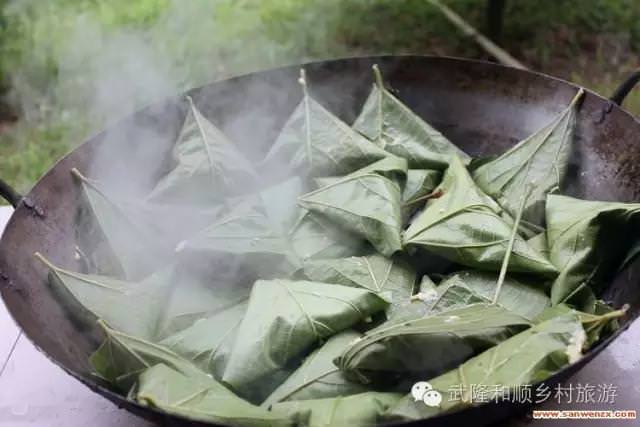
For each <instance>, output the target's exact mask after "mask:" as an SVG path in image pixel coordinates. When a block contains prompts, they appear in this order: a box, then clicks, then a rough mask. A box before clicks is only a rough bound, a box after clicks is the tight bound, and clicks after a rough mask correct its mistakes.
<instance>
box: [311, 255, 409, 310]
mask: <svg viewBox="0 0 640 427" xmlns="http://www.w3.org/2000/svg"><path fill="white" fill-rule="evenodd" d="M304 274H305V275H306V276H307V277H308V278H309V279H311V280H314V281H317V282H325V283H337V284H339V285H345V286H355V287H360V288H364V289H367V290H369V291H371V292H374V293H376V294H380V295H383V294H386V295H387V296H385V298H387V299H388V298H389V296H388V295H390V298H391V305H390V306H389V309H388V310H387V315H393V313H394V312H395V311H398V310H401V309H402V307H403V306H404V305H406V304H408V303H409V299H410V297H411V295H412V294H413V288H414V286H415V282H416V272H415V270H414V269H413V268H412V267H411V266H410V265H409V264H408V263H407V262H406V261H404V260H403V259H402V258H400V257H394V258H386V257H384V256H382V255H378V254H374V255H369V256H362V257H349V258H339V259H329V260H312V261H307V262H305V264H304Z"/></svg>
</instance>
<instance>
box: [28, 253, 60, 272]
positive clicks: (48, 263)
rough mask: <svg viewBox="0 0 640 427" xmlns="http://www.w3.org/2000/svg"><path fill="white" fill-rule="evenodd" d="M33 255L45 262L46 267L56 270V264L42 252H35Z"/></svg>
mask: <svg viewBox="0 0 640 427" xmlns="http://www.w3.org/2000/svg"><path fill="white" fill-rule="evenodd" d="M33 256H34V258H35V259H37V260H38V261H40V262H41V263H42V264H44V265H45V266H46V267H48V268H50V269H51V270H55V269H56V266H55V265H53V263H51V261H49V260H48V259H46V258H45V257H44V255H42V254H41V253H40V252H37V251H36V252H34V253H33Z"/></svg>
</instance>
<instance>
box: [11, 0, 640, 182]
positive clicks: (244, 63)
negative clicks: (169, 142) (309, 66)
mask: <svg viewBox="0 0 640 427" xmlns="http://www.w3.org/2000/svg"><path fill="white" fill-rule="evenodd" d="M445 3H446V4H447V5H449V6H450V7H451V8H452V9H454V10H455V11H457V12H458V13H459V14H460V15H462V16H464V17H465V18H466V19H467V20H468V21H469V22H471V23H472V24H473V25H475V26H476V27H477V28H478V29H480V30H484V29H485V28H484V22H485V16H484V8H485V1H483V0H448V1H445ZM0 7H2V14H1V16H0V85H1V90H2V102H1V103H0V119H1V120H0V177H1V178H3V179H5V180H8V181H9V182H11V183H13V184H15V185H16V186H17V187H18V188H19V189H20V190H21V191H25V190H27V189H28V188H29V187H30V185H32V184H33V182H35V180H36V179H37V178H38V177H39V176H40V175H41V174H42V173H43V172H45V171H46V170H47V169H48V168H49V167H50V166H51V165H52V164H53V162H54V161H55V160H56V159H58V158H59V157H60V156H61V155H63V154H64V153H65V152H67V151H68V150H70V149H71V148H73V147H74V146H75V145H76V144H78V143H79V142H81V141H82V140H83V139H84V138H85V137H87V136H88V135H90V134H92V133H94V132H95V131H97V130H99V129H101V128H103V127H104V126H106V124H108V123H109V122H110V121H113V120H116V119H117V118H119V117H122V116H123V115H124V114H126V113H127V112H130V111H132V110H135V109H136V108H139V107H140V106H141V105H144V104H147V103H149V102H152V101H153V100H155V99H158V98H160V97H162V96H165V95H168V94H171V93H177V92H180V91H183V90H185V89H187V88H189V87H193V86H197V85H200V84H203V83H205V82H208V81H211V80H214V79H218V78H223V77H225V76H229V75H233V74H236V73H240V72H246V71H250V70H255V69H261V68H268V67H273V66H277V65H282V64H289V63H299V62H304V61H307V60H311V59H322V58H328V57H339V56H350V55H356V54H379V53H414V54H438V55H453V56H463V57H471V58H481V59H487V56H486V54H485V53H484V52H482V51H481V50H480V49H479V48H478V47H477V46H476V45H475V44H474V43H473V42H472V41H471V40H469V39H467V38H465V37H463V36H461V35H460V33H459V32H458V31H457V30H456V29H455V28H454V27H452V26H451V25H450V24H449V23H448V22H447V21H446V20H445V19H444V18H443V17H442V16H441V15H440V14H439V13H438V12H437V11H436V10H435V9H434V8H433V7H432V6H431V5H430V4H429V3H428V2H427V1H426V0H316V1H311V0H272V1H259V0H216V1H212V0H189V1H183V0H137V1H129V0H110V1H106V0H49V1H47V2H42V1H39V0H13V1H7V0H0ZM502 45H503V46H504V47H505V49H506V50H508V51H509V52H510V53H511V54H512V55H513V56H515V57H516V58H518V59H519V60H521V61H522V62H523V63H525V64H526V65H527V66H528V67H530V68H532V69H534V70H538V71H542V72H545V73H549V74H552V75H555V76H559V77H562V78H565V79H568V80H571V81H574V82H576V83H579V84H582V85H584V86H586V87H589V88H590V89H593V90H595V91H596V92H599V93H601V94H603V95H610V94H611V93H612V92H613V90H614V89H615V87H616V86H617V84H618V83H619V82H620V81H622V79H623V78H624V77H625V76H626V75H627V74H629V73H630V72H631V71H632V70H633V69H635V68H636V67H637V66H638V60H637V54H638V51H639V50H640V2H637V1H634V0H582V1H580V2H576V1H569V0H540V1H533V0H507V9H506V12H505V28H504V33H503V37H502ZM625 106H626V108H628V109H629V110H630V111H632V112H634V113H640V91H637V92H636V93H633V94H632V95H631V96H630V98H629V99H628V100H627V101H626V103H625Z"/></svg>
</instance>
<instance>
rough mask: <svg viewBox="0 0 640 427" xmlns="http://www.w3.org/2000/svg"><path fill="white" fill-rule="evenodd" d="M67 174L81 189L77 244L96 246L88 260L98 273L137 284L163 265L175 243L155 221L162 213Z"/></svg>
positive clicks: (84, 178) (164, 213) (76, 173)
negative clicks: (114, 195) (79, 236)
mask: <svg viewBox="0 0 640 427" xmlns="http://www.w3.org/2000/svg"><path fill="white" fill-rule="evenodd" d="M71 172H72V174H73V175H74V176H75V177H76V178H77V179H78V181H79V182H80V184H81V186H82V202H81V212H80V217H79V223H78V229H79V230H80V234H81V237H82V238H81V239H80V240H81V241H88V242H90V243H91V244H92V245H94V246H95V245H97V246H98V247H97V248H92V252H94V251H95V256H93V257H91V258H92V259H95V261H96V263H97V264H98V265H96V266H94V267H95V268H96V269H97V270H98V271H100V272H103V273H105V274H109V275H113V276H117V277H121V278H124V279H130V280H139V279H142V278H144V277H145V276H147V275H148V274H150V273H152V272H153V271H155V270H157V269H158V268H160V267H162V266H163V265H165V264H166V262H167V260H168V259H169V257H170V255H171V254H172V252H173V250H172V248H173V245H174V244H175V243H174V242H173V241H172V239H170V238H169V235H170V233H167V232H165V231H164V227H162V224H159V223H158V222H157V221H156V220H157V219H158V218H162V217H164V216H166V212H157V211H156V210H155V209H156V208H157V207H153V206H149V205H146V204H144V203H140V202H137V201H133V200H123V199H122V198H118V197H113V196H112V195H110V194H108V193H107V192H106V191H105V190H104V189H102V188H101V187H100V185H99V184H98V183H97V182H95V181H93V180H90V179H89V178H86V177H85V176H83V175H82V174H81V173H80V172H79V171H78V170H77V169H72V171H71ZM101 243H103V244H101ZM87 252H88V251H87Z"/></svg>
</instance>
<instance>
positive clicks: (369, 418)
mask: <svg viewBox="0 0 640 427" xmlns="http://www.w3.org/2000/svg"><path fill="white" fill-rule="evenodd" d="M400 397H401V395H400V394H397V393H376V392H368V393H360V394H354V395H352V396H347V397H336V398H332V399H316V400H302V401H300V400H296V401H291V402H282V403H278V404H276V405H273V410H274V411H279V412H280V413H286V414H288V415H289V416H290V417H292V418H297V420H298V426H300V427H327V426H332V427H333V426H335V427H365V426H373V425H377V424H378V423H379V422H380V421H381V416H382V414H383V413H384V412H385V411H387V410H388V409H389V408H390V407H391V406H393V405H394V404H395V403H396V402H397V401H398V399H400Z"/></svg>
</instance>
